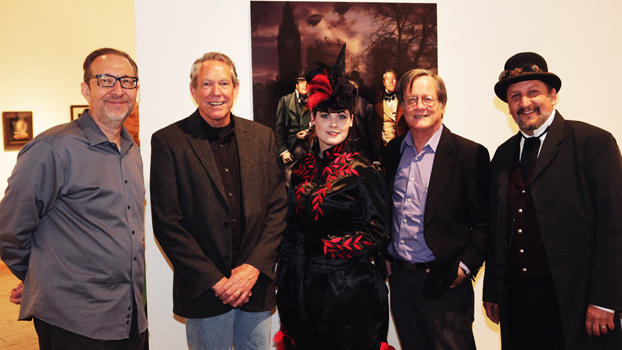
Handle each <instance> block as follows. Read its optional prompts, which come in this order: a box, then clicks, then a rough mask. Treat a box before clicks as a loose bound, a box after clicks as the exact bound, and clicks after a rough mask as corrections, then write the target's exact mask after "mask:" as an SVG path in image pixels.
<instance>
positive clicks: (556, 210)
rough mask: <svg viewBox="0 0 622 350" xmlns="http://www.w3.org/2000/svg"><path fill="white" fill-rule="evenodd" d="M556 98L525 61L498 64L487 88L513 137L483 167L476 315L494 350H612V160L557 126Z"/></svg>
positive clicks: (571, 128) (617, 217) (612, 150)
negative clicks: (486, 170) (484, 231)
mask: <svg viewBox="0 0 622 350" xmlns="http://www.w3.org/2000/svg"><path fill="white" fill-rule="evenodd" d="M560 88H561V80H560V79H559V77H557V75H555V74H553V73H549V72H548V67H547V64H546V61H545V60H544V58H542V57H541V56H540V55H538V54H536V53H532V52H523V53H519V54H516V55H514V56H512V57H511V58H510V59H508V61H507V62H506V64H505V70H504V71H503V72H502V73H501V75H500V76H499V82H497V84H496V85H495V93H496V95H497V96H498V97H499V98H500V99H501V100H503V101H504V102H507V104H508V108H509V110H510V114H511V115H512V117H513V118H514V121H515V122H516V123H517V124H518V126H519V128H520V132H519V133H518V134H516V135H515V136H513V137H511V138H510V139H509V140H508V141H506V142H505V143H504V144H502V145H501V146H499V148H498V149H497V151H496V153H495V156H494V158H493V160H492V169H493V174H492V187H491V200H490V215H491V224H490V232H491V233H490V244H491V252H490V255H489V257H488V259H487V260H486V275H485V279H484V306H485V308H486V314H487V315H488V317H489V318H490V319H491V320H492V321H493V322H495V323H498V322H501V338H502V345H503V348H504V349H577V350H578V349H620V348H621V347H622V338H621V337H622V332H620V318H619V314H618V311H619V310H622V283H621V282H620V276H621V275H622V254H620V251H621V250H622V232H621V231H622V186H621V185H620V179H621V178H622V159H621V157H620V150H619V148H618V145H617V143H616V140H615V139H614V138H613V136H612V135H611V134H610V133H609V132H607V131H605V130H602V129H599V128H597V127H594V126H592V125H589V124H586V123H582V122H577V121H570V120H565V119H564V118H562V116H561V114H560V113H559V112H557V111H556V110H555V109H554V107H555V105H556V104H557V93H558V92H559V90H560Z"/></svg>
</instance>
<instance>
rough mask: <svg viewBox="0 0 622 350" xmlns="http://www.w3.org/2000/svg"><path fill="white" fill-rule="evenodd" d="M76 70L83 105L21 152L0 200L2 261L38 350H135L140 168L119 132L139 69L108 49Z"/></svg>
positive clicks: (143, 332) (139, 318) (139, 344)
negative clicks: (80, 78) (11, 276)
mask: <svg viewBox="0 0 622 350" xmlns="http://www.w3.org/2000/svg"><path fill="white" fill-rule="evenodd" d="M83 68H84V81H83V82H82V84H81V92H82V95H83V96H84V98H85V99H86V101H87V102H88V104H89V108H88V109H86V110H85V111H84V112H83V113H82V116H81V117H80V118H79V119H76V120H74V121H72V122H70V123H66V124H62V125H58V126H55V127H53V128H51V129H48V130H46V131H44V132H42V133H41V134H39V135H38V136H37V137H36V138H35V139H34V140H32V141H31V142H29V143H28V144H26V145H25V146H24V147H23V148H22V149H21V151H20V152H19V155H18V157H17V163H16V165H15V168H14V169H13V173H12V174H11V177H9V179H8V186H7V189H6V192H5V195H4V198H3V199H2V201H0V256H1V257H2V260H3V261H4V262H5V263H6V264H7V266H8V267H9V269H10V270H11V272H12V273H13V274H14V275H15V276H16V277H17V278H19V279H20V280H21V281H22V282H21V283H20V284H19V285H18V287H17V288H14V289H13V290H12V291H11V301H12V302H14V303H16V304H20V312H19V319H20V320H31V319H32V320H34V321H33V323H34V326H35V330H36V332H37V335H38V337H39V347H40V348H41V349H69V350H83V349H123V350H142V348H143V345H144V343H145V341H146V339H147V318H146V314H145V308H144V307H143V298H142V296H143V289H144V267H145V253H144V246H143V239H144V203H145V189H144V181H143V163H142V159H141V157H140V152H139V149H138V146H137V145H136V143H135V142H134V140H133V139H132V137H131V136H130V134H129V133H128V132H127V130H126V129H125V128H124V127H123V122H124V121H125V120H126V119H127V117H128V116H129V114H130V112H131V111H132V109H133V108H134V105H135V103H136V94H137V92H138V68H137V66H136V63H135V62H134V60H133V59H132V58H131V57H130V56H129V55H128V54H127V53H125V52H123V51H119V50H116V49H111V48H102V49H98V50H95V51H93V52H91V53H90V54H89V55H88V56H87V57H86V59H85V61H84V65H83Z"/></svg>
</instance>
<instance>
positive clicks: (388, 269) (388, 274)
mask: <svg viewBox="0 0 622 350" xmlns="http://www.w3.org/2000/svg"><path fill="white" fill-rule="evenodd" d="M384 264H385V265H386V266H387V277H389V276H391V262H390V261H389V260H385V261H384Z"/></svg>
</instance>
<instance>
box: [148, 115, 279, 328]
mask: <svg viewBox="0 0 622 350" xmlns="http://www.w3.org/2000/svg"><path fill="white" fill-rule="evenodd" d="M200 118H201V116H200V114H199V112H198V110H197V111H195V112H194V113H193V114H192V115H190V117H188V118H186V119H183V120H181V121H179V122H177V123H174V124H172V125H170V126H167V127H165V128H164V129H162V130H159V131H157V132H156V133H154V134H153V137H152V138H151V201H152V204H151V208H152V215H153V230H154V233H155V236H156V238H157V239H158V242H159V243H160V246H161V247H162V249H163V250H164V252H165V253H166V256H167V257H168V259H169V260H170V262H171V263H172V265H173V269H174V281H173V301H174V309H173V311H174V312H175V314H177V315H179V316H182V317H191V318H205V317H211V316H216V315H220V314H223V313H225V312H228V311H229V310H231V306H230V305H223V303H222V301H221V300H220V299H219V298H217V297H216V296H215V294H214V291H213V290H212V289H211V287H212V286H213V285H214V284H216V283H217V282H218V281H220V280H221V279H222V278H223V277H230V276H231V270H232V269H233V268H235V267H237V266H240V265H242V264H244V263H247V264H250V265H252V266H254V267H256V268H257V269H259V270H260V271H261V274H260V276H259V279H258V280H257V283H256V284H255V286H254V288H253V289H252V293H253V295H252V296H251V298H250V301H249V302H248V303H246V304H244V305H243V306H242V307H240V309H242V310H244V311H265V310H270V309H271V308H273V307H274V306H275V304H276V299H275V294H274V282H273V278H274V267H275V263H276V254H277V249H278V246H279V244H280V242H281V235H282V232H283V230H284V229H285V214H286V210H287V209H286V193H285V182H284V180H283V169H282V167H281V165H280V164H281V163H282V162H281V161H280V160H279V157H278V155H277V150H276V144H275V142H274V134H273V133H272V130H270V129H269V128H267V127H265V126H263V125H260V124H258V123H255V122H253V121H249V120H246V119H242V118H237V117H235V116H233V115H232V116H231V118H234V119H235V136H236V141H237V146H238V156H239V163H240V182H241V190H242V208H243V210H244V215H243V217H244V218H245V219H246V223H245V230H244V236H243V240H242V244H241V247H239V253H238V259H237V261H232V259H231V256H232V253H231V252H232V244H231V229H230V225H229V211H228V210H229V209H228V204H227V196H226V194H225V193H224V186H223V183H222V180H221V177H220V174H219V172H218V167H217V165H216V163H215V161H214V156H213V155H212V150H211V147H210V145H209V141H208V140H207V135H206V133H205V129H204V127H203V126H202V125H201V121H200Z"/></svg>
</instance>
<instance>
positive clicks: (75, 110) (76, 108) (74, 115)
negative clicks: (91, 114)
mask: <svg viewBox="0 0 622 350" xmlns="http://www.w3.org/2000/svg"><path fill="white" fill-rule="evenodd" d="M87 108H89V105H73V106H71V120H76V119H78V118H80V114H82V111H84V110H85V109H87Z"/></svg>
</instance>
